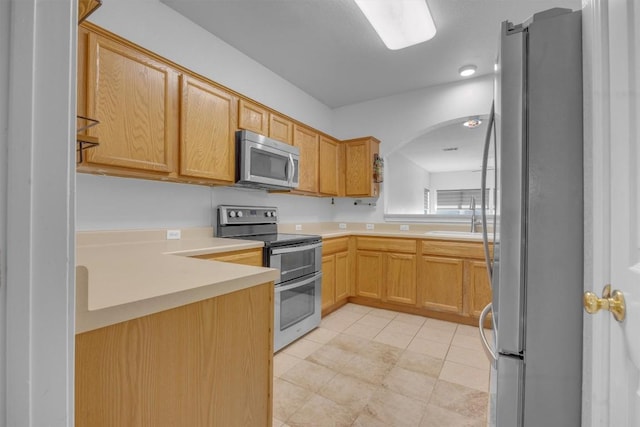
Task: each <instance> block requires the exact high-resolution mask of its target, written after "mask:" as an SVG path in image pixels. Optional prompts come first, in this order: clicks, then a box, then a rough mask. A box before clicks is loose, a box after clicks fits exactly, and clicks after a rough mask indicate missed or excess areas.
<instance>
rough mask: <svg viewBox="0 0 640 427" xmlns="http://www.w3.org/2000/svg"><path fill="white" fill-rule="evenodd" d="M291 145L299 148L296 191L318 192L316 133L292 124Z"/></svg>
mask: <svg viewBox="0 0 640 427" xmlns="http://www.w3.org/2000/svg"><path fill="white" fill-rule="evenodd" d="M293 145H294V146H295V147H298V149H300V161H299V162H298V178H299V180H300V185H298V191H304V192H306V193H317V192H318V134H317V133H316V132H315V131H313V130H311V129H310V128H307V127H304V126H299V125H297V124H294V125H293Z"/></svg>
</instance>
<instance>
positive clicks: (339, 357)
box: [273, 304, 489, 427]
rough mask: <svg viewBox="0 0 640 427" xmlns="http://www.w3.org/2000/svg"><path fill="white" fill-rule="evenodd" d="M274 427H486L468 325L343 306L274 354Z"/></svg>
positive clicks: (482, 359) (477, 346) (481, 370)
mask: <svg viewBox="0 0 640 427" xmlns="http://www.w3.org/2000/svg"><path fill="white" fill-rule="evenodd" d="M273 374H274V379H273V389H274V397H273V416H274V420H273V426H274V427H287V426H290V427H297V426H305V427H310V426H336V427H338V426H358V427H378V426H380V427H382V426H384V427H395V426H411V427H417V426H420V427H425V426H428V427H439V426H443V427H444V426H446V427H456V426H465V427H466V426H474V427H475V426H485V425H486V421H485V420H486V409H487V399H488V389H489V362H488V360H487V357H486V356H485V354H484V352H483V350H482V347H481V343H480V338H479V336H478V332H477V329H476V328H474V327H471V326H466V325H458V324H456V323H450V322H444V321H441V320H435V319H428V318H425V317H421V316H414V315H410V314H405V313H396V312H394V311H389V310H381V309H377V308H370V307H365V306H361V305H355V304H347V305H345V306H344V307H342V308H340V309H339V310H337V311H335V312H334V313H331V314H330V315H329V316H327V317H325V318H324V319H323V320H322V323H321V325H320V327H319V328H317V329H316V330H314V331H312V332H311V333H309V334H307V335H306V336H305V337H303V338H302V339H300V340H298V341H296V342H295V343H293V344H291V345H289V346H288V347H286V348H284V349H282V350H281V351H280V352H278V354H276V355H275V356H274V368H273Z"/></svg>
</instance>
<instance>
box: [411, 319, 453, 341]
mask: <svg viewBox="0 0 640 427" xmlns="http://www.w3.org/2000/svg"><path fill="white" fill-rule="evenodd" d="M454 334H455V329H453V330H447V329H444V328H434V327H433V325H431V323H430V322H429V321H427V322H426V323H425V324H424V326H422V327H421V328H420V330H419V331H418V332H417V333H416V336H417V337H419V338H423V339H425V340H429V341H436V342H441V343H443V344H447V345H449V344H451V340H452V339H453V336H454Z"/></svg>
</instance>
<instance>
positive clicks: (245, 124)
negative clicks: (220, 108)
mask: <svg viewBox="0 0 640 427" xmlns="http://www.w3.org/2000/svg"><path fill="white" fill-rule="evenodd" d="M238 128H240V129H246V130H250V131H251V132H255V133H259V134H260V135H265V136H268V135H269V110H267V109H266V108H264V107H261V106H259V105H258V104H256V103H253V102H251V101H249V100H246V99H244V98H240V100H239V101H238Z"/></svg>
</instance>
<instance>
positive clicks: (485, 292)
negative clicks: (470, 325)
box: [469, 261, 492, 317]
mask: <svg viewBox="0 0 640 427" xmlns="http://www.w3.org/2000/svg"><path fill="white" fill-rule="evenodd" d="M491 298H492V296H491V282H490V281H489V275H488V274H487V265H486V264H485V262H484V261H470V262H469V313H470V314H471V315H472V316H475V317H480V313H481V312H482V309H483V308H485V307H486V305H487V304H489V303H490V302H491Z"/></svg>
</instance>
